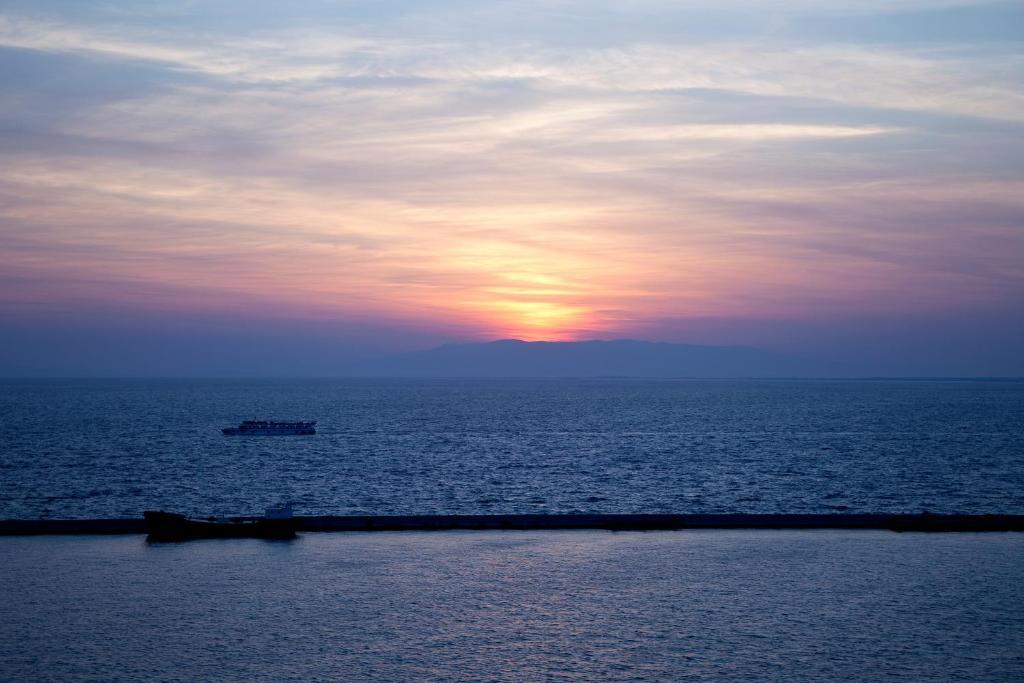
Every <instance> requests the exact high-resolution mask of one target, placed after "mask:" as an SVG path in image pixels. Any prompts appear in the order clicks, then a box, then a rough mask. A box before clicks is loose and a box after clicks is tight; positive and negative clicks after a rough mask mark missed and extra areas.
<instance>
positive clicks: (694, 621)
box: [0, 531, 1024, 681]
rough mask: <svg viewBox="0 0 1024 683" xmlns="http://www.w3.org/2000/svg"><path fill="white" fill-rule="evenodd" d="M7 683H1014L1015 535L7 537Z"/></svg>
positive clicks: (1022, 574) (1022, 601)
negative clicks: (156, 540)
mask: <svg viewBox="0 0 1024 683" xmlns="http://www.w3.org/2000/svg"><path fill="white" fill-rule="evenodd" d="M0 557H3V558H4V561H3V562H2V563H0V585H3V587H4V599H3V600H2V601H0V679H3V680H54V681H74V680H103V681H115V680H164V681H196V680H228V681H289V680H349V681H363V680H367V681H368V680H378V681H406V680H453V681H470V680H472V681H477V680H491V681H540V680H655V681H677V680H687V679H695V680H751V681H755V680H836V681H839V680H841V681H883V680H893V681H923V680H964V681H968V680H970V681H987V680H992V681H996V680H1000V681H1008V680H1021V679H1022V678H1024V563H1022V561H1021V558H1022V557H1024V534H940V535H926V534H894V533H888V532H808V531H804V532H798V531H797V532H782V531H780V532H771V531H764V532H722V531H719V532H655V533H610V532H543V533H541V532H443V533H421V534H415V533H380V534H305V535H303V536H302V537H301V538H300V539H298V540H297V541H294V542H277V543H273V542H265V541H255V540H236V541H196V542H191V543H185V544H166V545H152V546H147V545H146V544H145V543H144V541H143V540H142V538H141V537H139V536H125V537H110V538H104V537H52V538H0Z"/></svg>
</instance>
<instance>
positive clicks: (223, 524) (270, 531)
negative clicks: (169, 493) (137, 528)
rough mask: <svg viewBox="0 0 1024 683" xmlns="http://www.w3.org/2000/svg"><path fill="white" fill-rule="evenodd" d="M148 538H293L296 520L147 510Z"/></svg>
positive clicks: (160, 539)
mask: <svg viewBox="0 0 1024 683" xmlns="http://www.w3.org/2000/svg"><path fill="white" fill-rule="evenodd" d="M144 517H145V518H146V531H147V532H148V534H149V536H147V538H146V540H148V541H187V540H190V539H194V538H269V539H277V540H287V539H291V538H295V530H296V529H297V528H298V526H299V523H300V520H298V519H295V518H289V519H265V518H262V517H232V518H229V519H227V520H223V521H212V520H211V521H207V520H199V519H189V518H188V517H185V515H178V514H174V513H171V512H158V511H148V512H146V513H144Z"/></svg>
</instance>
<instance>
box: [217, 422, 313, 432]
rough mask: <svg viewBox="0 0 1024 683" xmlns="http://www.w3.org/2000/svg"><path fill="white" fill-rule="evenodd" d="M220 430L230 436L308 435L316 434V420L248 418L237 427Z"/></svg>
mask: <svg viewBox="0 0 1024 683" xmlns="http://www.w3.org/2000/svg"><path fill="white" fill-rule="evenodd" d="M220 431H222V432H224V434H226V435H228V436H307V435H310V434H316V420H312V421H310V422H275V421H274V420H246V421H245V422H243V423H242V424H240V425H238V426H237V427H225V428H224V429H222V430H220Z"/></svg>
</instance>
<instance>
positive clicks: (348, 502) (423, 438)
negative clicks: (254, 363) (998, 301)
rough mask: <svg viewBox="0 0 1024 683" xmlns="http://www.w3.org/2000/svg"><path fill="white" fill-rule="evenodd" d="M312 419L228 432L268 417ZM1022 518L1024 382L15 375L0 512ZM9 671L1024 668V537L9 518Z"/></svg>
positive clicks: (154, 676)
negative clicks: (154, 525) (76, 523)
mask: <svg viewBox="0 0 1024 683" xmlns="http://www.w3.org/2000/svg"><path fill="white" fill-rule="evenodd" d="M251 418H260V419H310V420H313V419H315V420H317V421H318V428H319V433H318V434H316V435H315V436H302V437H227V436H224V435H222V434H221V431H220V430H221V428H222V427H225V426H229V425H234V424H237V423H238V422H240V421H241V420H244V419H251ZM282 501H291V502H293V504H294V506H295V509H296V511H297V512H298V513H300V514H350V513H364V514H365V513H374V514H390V513H403V514H414V513H498V512H509V513H516V512H530V513H559V512H680V513H686V512H919V511H924V510H930V511H933V512H968V513H989V512H991V513H1017V514H1020V513H1024V382H1016V381H1002V382H997V381H969V380H962V381H921V380H917V381H909V380H908V381H897V380H885V381H881V380H880V381H782V380H779V381H638V380H612V379H602V380H543V381H539V380H537V381H534V380H516V381H512V380H508V381H498V380H493V381H465V380H458V381H455V380H448V381H444V380H431V381H428V380H415V381H413V380H230V381H229V380H184V379H182V380H47V381H27V380H19V381H10V380H9V381H4V382H2V383H0V518H9V519H10V518H15V519H39V518H74V517H79V518H88V517H136V518H137V517H138V516H139V515H140V514H141V512H142V511H143V510H146V509H154V508H161V509H167V510H176V511H181V512H186V513H190V514H200V515H209V514H244V513H258V512H259V511H260V510H262V509H263V508H264V507H266V506H268V505H272V504H274V503H278V502H282ZM0 587H2V593H0V596H2V599H0V680H2V681H61V682H64V681H199V680H202V681H240V682H241V681H246V682H248V681H274V682H280V681H502V682H504V681H508V682H517V681H531V682H532V681H620V680H621V681H671V682H676V681H787V682H789V681H925V680H927V681H1011V680H1024V534H1019V533H942V534H927V533H894V532H886V531H828V530H819V531H812V530H805V531H771V530H762V531H740V530H718V531H711V530H707V531H698V530H681V531H655V532H611V531H443V532H379V533H359V532H353V533H302V534H300V536H299V538H298V539H296V540H293V541H264V540H258V539H228V540H206V541H190V542H183V543H147V541H146V540H145V538H144V537H143V536H141V535H125V536H37V537H0Z"/></svg>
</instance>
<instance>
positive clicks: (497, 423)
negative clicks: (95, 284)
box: [0, 380, 1024, 518]
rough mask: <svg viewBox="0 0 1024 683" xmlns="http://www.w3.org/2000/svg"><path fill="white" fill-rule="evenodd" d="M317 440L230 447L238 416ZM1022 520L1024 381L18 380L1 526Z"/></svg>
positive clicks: (10, 404) (1, 446)
mask: <svg viewBox="0 0 1024 683" xmlns="http://www.w3.org/2000/svg"><path fill="white" fill-rule="evenodd" d="M252 417H261V418H276V419H299V418H306V419H318V420H319V421H320V429H321V433H319V434H317V435H316V436H312V437H270V438H267V437H264V438H259V437H255V438H254V437H241V438H239V437H224V436H222V435H221V433H220V428H221V427H224V426H227V425H232V424H237V423H238V422H239V421H241V420H242V419H246V418H252ZM281 499H291V500H293V501H295V504H296V509H297V510H298V511H299V512H300V513H305V514H346V513H383V514H386V513H487V512H569V511H592V512H844V511H850V512H875V511H877V512H901V511H910V512H917V511H921V510H923V509H927V510H932V511H935V512H1004V513H1009V512H1016V513H1021V512H1024V382H925V381H905V382H900V381H883V382H871V381H843V382H827V381H671V382H670V381H665V382H658V381H615V380H605V381H597V380H595V381H574V380H561V381H558V380H555V381H528V380H524V381H423V380H421V381H401V380H393V381H386V380H384V381H380V380H378V381H373V380H348V381H339V380H333V381H328V380H323V381H312V380H307V381H214V380H206V381H194V380H180V381H171V380H167V381H153V380H133V381H87V380H80V381H34V382H33V381H6V382H0V518H38V517H104V516H107V517H109V516H114V517H137V516H139V514H140V513H141V511H142V510H145V509H148V508H166V509H173V510H180V511H183V512H188V513H198V514H213V513H217V514H222V513H235V514H238V513H251V512H256V511H259V510H262V509H263V507H265V506H266V505H268V504H272V503H275V502H278V501H279V500H281Z"/></svg>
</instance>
